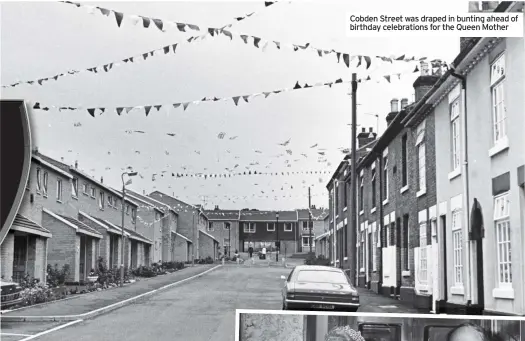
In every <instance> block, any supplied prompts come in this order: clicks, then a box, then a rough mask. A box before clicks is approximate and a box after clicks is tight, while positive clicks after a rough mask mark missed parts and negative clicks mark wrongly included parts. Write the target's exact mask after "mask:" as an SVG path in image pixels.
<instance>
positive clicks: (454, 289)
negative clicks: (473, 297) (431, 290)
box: [450, 286, 465, 295]
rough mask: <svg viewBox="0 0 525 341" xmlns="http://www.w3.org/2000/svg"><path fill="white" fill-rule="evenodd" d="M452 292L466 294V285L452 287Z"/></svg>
mask: <svg viewBox="0 0 525 341" xmlns="http://www.w3.org/2000/svg"><path fill="white" fill-rule="evenodd" d="M450 293H451V294H452V295H465V288H464V287H462V286H461V287H451V288H450Z"/></svg>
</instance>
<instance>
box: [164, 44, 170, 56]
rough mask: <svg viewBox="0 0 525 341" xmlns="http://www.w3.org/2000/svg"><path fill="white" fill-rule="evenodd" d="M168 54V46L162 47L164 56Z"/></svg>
mask: <svg viewBox="0 0 525 341" xmlns="http://www.w3.org/2000/svg"><path fill="white" fill-rule="evenodd" d="M169 52H170V46H169V45H168V46H164V54H168V53H169Z"/></svg>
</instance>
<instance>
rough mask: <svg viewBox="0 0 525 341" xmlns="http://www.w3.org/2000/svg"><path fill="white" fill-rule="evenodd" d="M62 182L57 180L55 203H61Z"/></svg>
mask: <svg viewBox="0 0 525 341" xmlns="http://www.w3.org/2000/svg"><path fill="white" fill-rule="evenodd" d="M63 183H64V182H63V181H62V179H60V178H57V197H56V199H57V201H58V202H62V199H63V196H62V189H63Z"/></svg>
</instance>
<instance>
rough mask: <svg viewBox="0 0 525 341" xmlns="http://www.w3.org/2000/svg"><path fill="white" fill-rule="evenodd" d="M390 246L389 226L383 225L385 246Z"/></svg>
mask: <svg viewBox="0 0 525 341" xmlns="http://www.w3.org/2000/svg"><path fill="white" fill-rule="evenodd" d="M389 246H390V226H389V225H385V247H389Z"/></svg>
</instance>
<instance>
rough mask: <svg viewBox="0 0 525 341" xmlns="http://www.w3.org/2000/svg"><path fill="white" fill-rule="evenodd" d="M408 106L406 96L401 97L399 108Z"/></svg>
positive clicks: (402, 108) (403, 108)
mask: <svg viewBox="0 0 525 341" xmlns="http://www.w3.org/2000/svg"><path fill="white" fill-rule="evenodd" d="M407 106H408V98H403V99H402V100H401V110H405V108H406V107H407Z"/></svg>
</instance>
